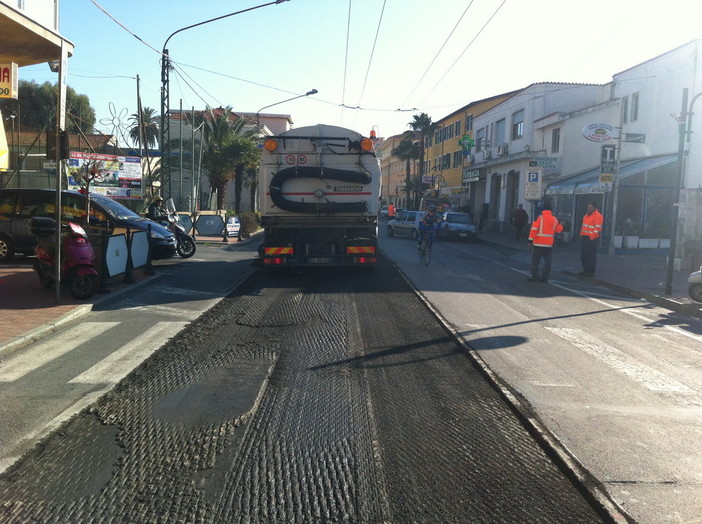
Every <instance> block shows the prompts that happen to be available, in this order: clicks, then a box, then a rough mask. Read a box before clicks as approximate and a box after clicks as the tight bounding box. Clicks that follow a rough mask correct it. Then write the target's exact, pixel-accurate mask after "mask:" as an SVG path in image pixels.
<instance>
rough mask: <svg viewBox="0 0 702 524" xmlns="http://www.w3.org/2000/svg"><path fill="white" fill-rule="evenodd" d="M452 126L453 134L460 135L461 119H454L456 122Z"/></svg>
mask: <svg viewBox="0 0 702 524" xmlns="http://www.w3.org/2000/svg"><path fill="white" fill-rule="evenodd" d="M454 127H455V128H456V132H455V135H456V136H461V121H460V120H456V124H455V125H454Z"/></svg>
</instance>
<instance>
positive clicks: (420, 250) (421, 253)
mask: <svg viewBox="0 0 702 524" xmlns="http://www.w3.org/2000/svg"><path fill="white" fill-rule="evenodd" d="M426 248H427V244H426V242H424V241H423V240H422V242H420V243H419V246H417V253H418V254H419V262H420V263H422V262H424V251H425V250H426Z"/></svg>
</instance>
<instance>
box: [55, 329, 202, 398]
mask: <svg viewBox="0 0 702 524" xmlns="http://www.w3.org/2000/svg"><path fill="white" fill-rule="evenodd" d="M187 325H188V323H187V322H158V323H157V324H156V325H154V326H153V327H151V328H150V329H148V330H146V331H144V332H143V333H142V334H141V335H139V336H138V337H136V338H134V339H132V340H131V341H130V342H129V343H127V344H125V345H124V346H122V347H121V348H119V349H118V350H116V351H113V352H112V353H110V355H108V356H107V357H105V358H104V359H102V360H101V361H100V362H98V363H97V364H95V365H94V366H92V367H91V368H89V369H87V370H85V371H84V372H83V373H81V374H80V375H78V376H76V377H74V378H72V379H71V380H69V381H68V382H69V384H111V385H114V384H116V383H117V382H119V381H120V380H122V378H124V377H125V376H127V374H129V372H131V371H132V370H133V369H134V368H136V367H137V366H138V365H139V364H141V363H142V362H143V361H144V360H146V359H147V358H148V357H149V356H151V354H152V353H153V352H154V351H156V350H157V349H158V348H159V347H161V346H162V345H163V344H165V343H166V341H167V340H168V338H170V337H172V336H174V335H176V334H177V333H178V332H179V331H180V330H181V329H183V328H184V327H185V326H187Z"/></svg>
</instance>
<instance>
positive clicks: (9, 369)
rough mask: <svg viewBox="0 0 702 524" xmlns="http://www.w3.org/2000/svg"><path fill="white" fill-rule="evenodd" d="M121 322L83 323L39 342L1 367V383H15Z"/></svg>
mask: <svg viewBox="0 0 702 524" xmlns="http://www.w3.org/2000/svg"><path fill="white" fill-rule="evenodd" d="M118 324H119V322H82V323H80V324H77V325H75V326H73V327H71V328H69V329H67V330H66V331H63V332H61V333H59V334H57V335H56V336H53V337H51V338H50V339H47V340H44V341H41V342H38V343H36V344H33V345H32V346H30V347H29V349H28V350H27V351H22V352H20V353H18V354H17V356H16V357H14V358H12V357H10V358H9V359H8V360H7V362H5V363H3V364H1V365H0V382H12V381H15V380H17V379H19V378H21V377H23V376H24V375H26V374H27V373H30V372H32V371H34V370H35V369H37V368H39V367H41V366H43V365H46V364H48V363H49V362H51V361H53V360H55V359H57V358H59V357H62V356H63V355H65V354H66V353H68V352H70V351H73V350H74V349H75V348H76V347H78V346H80V345H81V344H84V343H85V342H88V341H89V340H91V339H92V338H95V337H96V336H98V335H101V334H102V333H104V332H105V331H107V330H108V329H111V328H113V327H114V326H116V325H118Z"/></svg>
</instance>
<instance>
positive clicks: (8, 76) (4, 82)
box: [0, 62, 19, 100]
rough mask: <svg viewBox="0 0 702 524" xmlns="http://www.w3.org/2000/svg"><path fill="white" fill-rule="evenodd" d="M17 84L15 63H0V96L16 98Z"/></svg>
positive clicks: (17, 75)
mask: <svg viewBox="0 0 702 524" xmlns="http://www.w3.org/2000/svg"><path fill="white" fill-rule="evenodd" d="M18 86H19V74H18V73H17V64H16V63H14V62H10V63H9V64H8V63H5V64H0V98H12V99H14V100H17V89H18Z"/></svg>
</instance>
